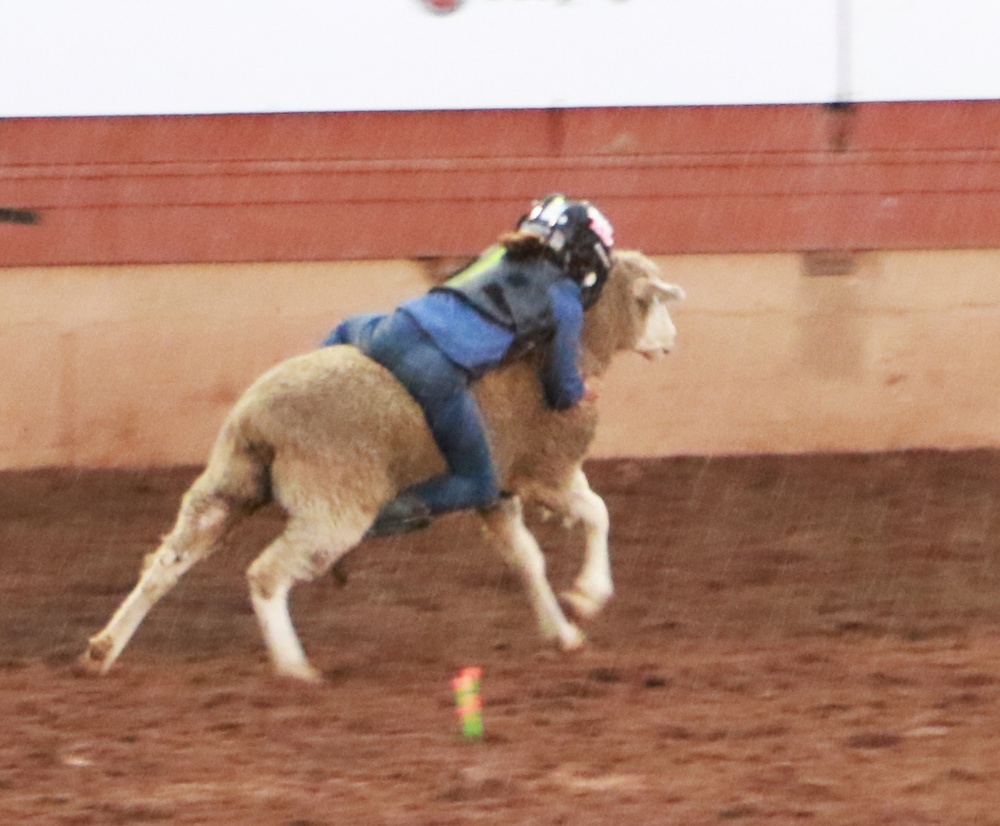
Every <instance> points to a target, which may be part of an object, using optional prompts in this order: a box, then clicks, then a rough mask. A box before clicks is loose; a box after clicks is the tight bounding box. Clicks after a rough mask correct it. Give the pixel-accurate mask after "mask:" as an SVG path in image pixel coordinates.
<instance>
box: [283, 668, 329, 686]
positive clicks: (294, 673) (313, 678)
mask: <svg viewBox="0 0 1000 826" xmlns="http://www.w3.org/2000/svg"><path fill="white" fill-rule="evenodd" d="M275 670H276V672H277V674H278V676H279V677H287V678H288V679H290V680H298V681H299V682H300V683H312V684H313V685H318V684H319V683H322V682H323V675H322V674H320V673H319V672H318V671H317V670H316V669H315V668H313V667H312V666H311V665H309V663H300V664H296V665H283V666H280V667H278V668H276V669H275Z"/></svg>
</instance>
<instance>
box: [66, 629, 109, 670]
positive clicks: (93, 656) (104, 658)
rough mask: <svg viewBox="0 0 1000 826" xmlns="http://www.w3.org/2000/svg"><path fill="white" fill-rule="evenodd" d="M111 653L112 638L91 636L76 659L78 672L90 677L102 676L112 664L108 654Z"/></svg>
mask: <svg viewBox="0 0 1000 826" xmlns="http://www.w3.org/2000/svg"><path fill="white" fill-rule="evenodd" d="M110 653H111V640H109V639H107V638H101V637H91V639H90V641H89V642H88V644H87V650H86V651H84V652H83V653H82V654H81V655H80V656H79V657H78V658H77V660H76V668H75V669H74V670H75V671H76V672H77V673H78V674H84V675H86V676H88V677H100V676H102V675H103V674H106V673H107V671H108V668H109V667H110V664H109V663H108V655H109V654H110Z"/></svg>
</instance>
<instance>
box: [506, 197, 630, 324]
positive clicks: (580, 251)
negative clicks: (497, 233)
mask: <svg viewBox="0 0 1000 826" xmlns="http://www.w3.org/2000/svg"><path fill="white" fill-rule="evenodd" d="M518 229H519V230H520V231H521V232H527V233H529V234H531V235H535V236H537V237H538V238H541V239H542V240H543V241H544V242H545V245H546V246H547V247H548V249H549V252H550V253H551V254H552V256H553V257H554V258H555V260H556V262H557V263H558V264H559V265H560V266H561V267H563V268H564V269H565V270H566V272H567V273H568V275H569V276H570V278H572V279H573V280H574V281H576V282H577V283H578V284H579V285H580V287H581V290H582V298H583V305H584V307H587V308H589V307H591V306H593V304H594V303H595V302H596V301H597V299H598V298H599V297H600V294H601V289H602V288H603V287H604V282H605V281H607V278H608V273H609V272H610V271H611V251H612V250H613V249H614V230H613V228H612V226H611V222H610V221H608V219H607V218H605V217H604V215H603V214H602V213H601V211H600V210H599V209H597V207H595V206H593V205H592V204H590V203H588V202H587V201H573V200H571V199H569V198H567V197H565V196H564V195H549V196H548V197H547V198H545V199H544V200H542V201H538V202H536V203H535V205H534V206H533V207H532V209H531V211H530V212H529V213H528V214H527V215H526V216H524V218H522V219H521V221H520V222H519V223H518Z"/></svg>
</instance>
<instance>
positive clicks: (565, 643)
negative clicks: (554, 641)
mask: <svg viewBox="0 0 1000 826" xmlns="http://www.w3.org/2000/svg"><path fill="white" fill-rule="evenodd" d="M586 642H587V635H586V634H584V633H583V631H581V630H580V629H579V628H577V627H576V626H575V625H574V626H572V627H571V629H570V631H569V632H568V633H566V634H563V635H562V636H561V637H560V638H559V650H560V651H562V652H564V653H569V652H570V651H579V650H580V649H581V648H583V646H584V645H585V644H586Z"/></svg>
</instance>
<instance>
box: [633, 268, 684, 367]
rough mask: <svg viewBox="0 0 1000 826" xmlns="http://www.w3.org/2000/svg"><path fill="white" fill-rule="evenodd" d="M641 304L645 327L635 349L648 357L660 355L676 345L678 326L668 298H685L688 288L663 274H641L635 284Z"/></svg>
mask: <svg viewBox="0 0 1000 826" xmlns="http://www.w3.org/2000/svg"><path fill="white" fill-rule="evenodd" d="M632 294H633V296H634V297H635V300H636V302H637V304H638V305H639V310H640V318H641V325H640V329H641V330H642V332H641V334H640V336H639V339H638V341H636V343H635V345H634V346H633V348H632V349H633V350H635V351H636V352H637V353H641V354H642V355H644V356H645V357H646V358H648V359H655V358H660V357H661V356H663V355H664V354H666V353H669V352H670V351H671V350H673V349H674V344H675V343H676V341H677V328H676V327H675V326H674V321H673V319H672V318H671V317H670V312H669V311H668V310H667V302H668V301H681V300H682V299H683V298H684V290H683V289H682V288H681V287H678V286H677V285H676V284H667V283H666V282H664V281H661V280H660V279H659V278H656V277H652V278H641V279H638V280H637V281H636V282H635V283H634V284H633V285H632Z"/></svg>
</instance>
